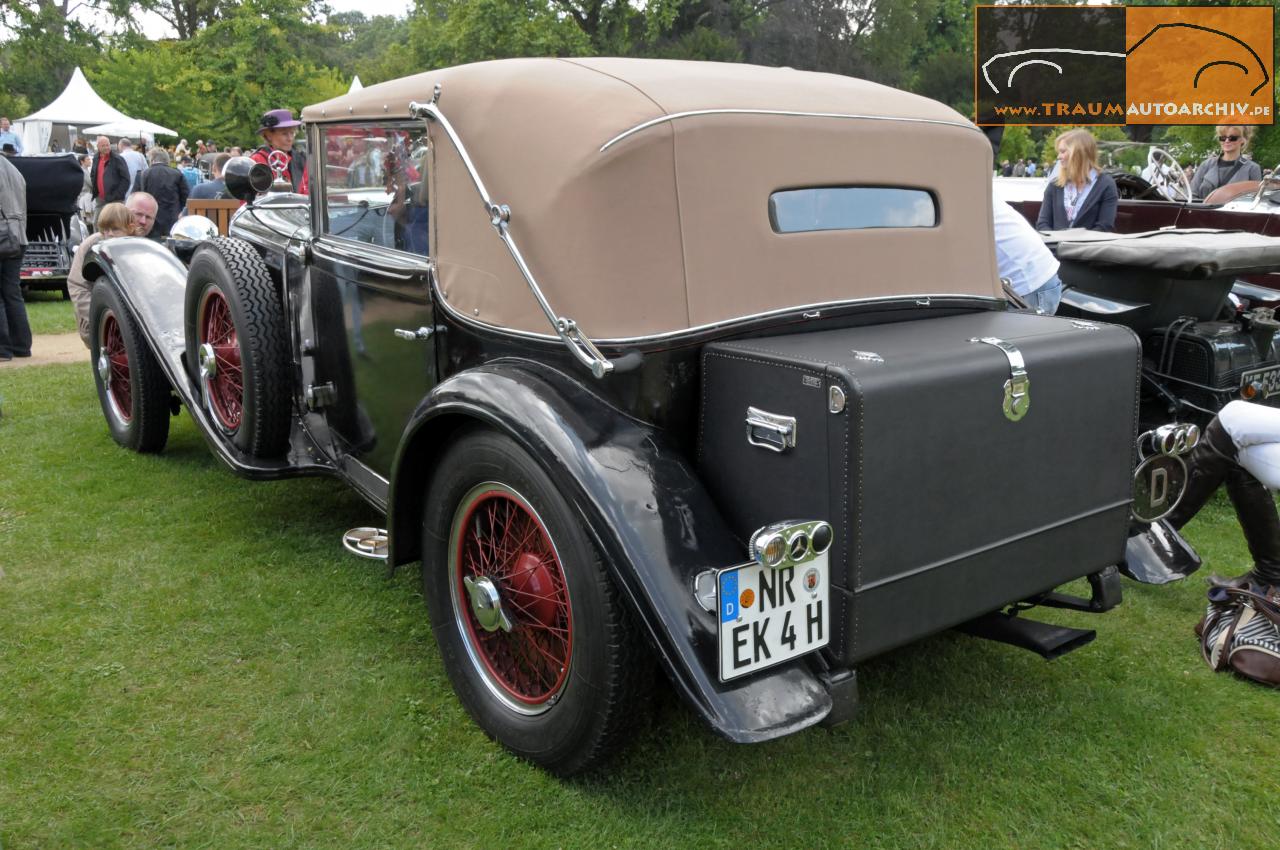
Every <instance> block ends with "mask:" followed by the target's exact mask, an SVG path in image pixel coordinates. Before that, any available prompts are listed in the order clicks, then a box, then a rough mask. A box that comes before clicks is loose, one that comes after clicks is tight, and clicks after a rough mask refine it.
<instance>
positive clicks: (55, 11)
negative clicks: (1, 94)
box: [0, 0, 101, 112]
mask: <svg viewBox="0 0 1280 850" xmlns="http://www.w3.org/2000/svg"><path fill="white" fill-rule="evenodd" d="M78 5H79V3H78V2H76V0H0V20H2V21H3V22H4V23H5V24H6V25H7V26H8V27H9V28H10V29H11V30H12V31H13V32H15V33H16V34H17V37H16V38H14V39H12V40H10V41H7V42H4V43H3V44H2V45H0V79H3V80H4V89H5V91H6V93H7V94H8V96H9V98H10V102H11V103H15V104H16V103H17V101H18V98H19V97H20V98H22V99H23V100H25V101H26V103H27V106H28V107H29V108H34V109H39V108H41V107H43V106H44V105H45V104H47V103H49V102H50V101H52V100H53V99H54V98H55V97H57V96H58V95H59V94H60V93H61V92H62V89H63V88H65V87H66V85H67V81H68V80H70V79H71V74H72V72H73V71H75V69H76V67H77V66H80V65H85V64H87V63H88V62H89V61H90V60H91V59H92V58H93V57H94V56H95V55H96V54H97V52H98V50H99V49H100V48H101V39H100V36H99V34H98V33H97V32H95V31H94V30H92V29H90V28H88V27H86V26H85V25H84V24H82V23H80V22H79V21H77V20H75V19H73V18H71V17H69V13H70V12H72V11H75V9H76V7H77V6H78ZM14 111H15V112H18V111H19V110H16V109H15V110H14Z"/></svg>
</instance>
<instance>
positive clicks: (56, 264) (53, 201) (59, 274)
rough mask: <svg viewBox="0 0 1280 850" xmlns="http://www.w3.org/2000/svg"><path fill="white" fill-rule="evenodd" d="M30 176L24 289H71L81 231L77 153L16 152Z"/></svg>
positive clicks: (17, 160)
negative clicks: (24, 153)
mask: <svg viewBox="0 0 1280 850" xmlns="http://www.w3.org/2000/svg"><path fill="white" fill-rule="evenodd" d="M9 161H10V162H12V163H13V164H14V165H15V166H16V167H17V169H18V171H20V172H21V173H22V176H23V179H25V180H26V181H27V239H28V240H30V244H28V245H27V250H26V252H25V253H24V254H23V256H22V271H21V281H22V287H23V289H35V290H55V291H61V292H62V293H63V295H64V296H65V295H66V292H67V274H68V272H70V271H71V258H72V255H73V254H74V253H75V248H76V245H78V244H79V240H80V238H81V237H82V236H83V232H82V230H81V223H80V221H79V216H78V215H77V213H78V207H77V205H76V201H77V200H78V199H79V197H80V191H81V189H82V188H83V186H84V171H82V170H81V168H80V164H79V163H78V162H77V161H76V157H75V155H74V154H69V153H68V154H54V155H41V156H15V157H11V158H10V160H9Z"/></svg>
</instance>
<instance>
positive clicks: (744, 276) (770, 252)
mask: <svg viewBox="0 0 1280 850" xmlns="http://www.w3.org/2000/svg"><path fill="white" fill-rule="evenodd" d="M437 84H438V85H440V86H441V96H440V100H439V104H438V105H439V107H440V108H441V110H442V111H443V113H444V115H445V117H446V118H447V119H448V120H449V121H450V123H451V124H452V125H453V127H454V128H455V130H456V131H457V133H458V135H459V137H460V138H461V140H462V143H463V145H464V146H465V147H466V149H467V152H468V153H469V154H470V156H471V158H472V160H473V162H474V164H475V166H476V169H477V171H478V172H479V174H480V177H481V178H482V179H483V181H484V182H485V184H486V186H487V188H488V190H489V192H490V194H491V195H492V197H493V200H494V201H495V202H497V203H499V204H506V205H509V206H510V207H511V211H512V214H511V221H510V232H511V235H512V237H513V238H514V239H515V240H516V242H517V243H518V245H519V247H520V249H521V251H522V252H523V254H524V257H525V259H526V260H527V261H528V265H529V267H530V269H531V270H532V272H533V274H534V276H535V277H536V278H537V281H538V283H539V284H540V286H541V287H542V290H543V292H544V293H545V294H546V296H547V299H548V300H549V301H550V303H551V305H552V307H553V308H554V309H555V310H556V311H557V312H558V313H559V314H561V315H566V316H570V317H572V318H573V319H575V320H576V321H577V322H578V324H579V326H580V327H581V328H582V330H583V331H584V332H585V333H586V334H587V335H589V336H591V337H593V338H595V339H597V340H602V339H623V338H631V337H641V336H649V335H655V334H661V333H668V332H675V331H680V330H684V329H687V328H693V327H699V326H705V325H709V324H715V323H720V322H725V321H730V320H733V319H736V318H740V317H745V316H750V315H755V314H759V313H766V312H770V311H774V310H779V309H784V308H788V307H796V306H802V305H803V306H808V305H819V304H826V303H832V302H841V301H847V300H851V299H858V298H875V297H882V296H894V295H906V294H911V295H916V294H952V293H954V294H965V295H979V296H989V297H1000V288H999V281H998V279H997V275H996V270H995V250H994V247H993V237H992V212H991V176H990V175H991V147H990V145H989V144H988V142H987V139H986V137H985V136H983V135H982V133H980V132H978V131H977V129H976V128H975V127H974V126H973V125H972V124H971V123H970V122H969V121H967V120H966V119H965V118H963V117H962V116H961V115H959V114H958V113H956V112H955V111H953V110H951V109H950V108H948V107H946V106H943V105H942V104H940V103H937V102H934V101H932V100H928V99H926V98H923V97H919V96H916V95H912V94H907V93H905V92H901V91H897V90H895V89H891V88H887V87H885V86H881V85H877V84H874V83H869V82H865V81H862V80H855V79H851V78H848V77H841V76H836V75H832V74H817V73H809V72H803V71H793V70H790V69H786V68H763V67H758V66H753V65H734V64H723V63H711V62H677V61H662V60H643V59H604V58H600V59H508V60H502V61H497V62H482V63H477V64H474V65H463V66H459V67H455V68H446V69H444V70H440V71H431V72H428V73H424V74H418V75H416V76H412V77H405V78H403V79H399V80H393V81H390V82H387V83H382V84H380V85H375V86H370V87H368V88H365V89H363V90H362V91H359V92H355V93H352V94H349V95H346V96H343V97H339V98H335V99H333V100H329V101H325V102H324V103H320V104H317V105H315V106H311V107H308V108H307V109H306V110H304V111H303V119H304V120H306V121H307V122H309V123H321V124H323V123H325V122H342V123H350V122H352V121H357V120H386V119H387V118H403V117H405V116H407V115H408V114H409V104H410V102H412V101H418V102H426V101H429V100H430V99H431V97H432V91H433V88H434V87H435V86H436V85H437ZM430 132H431V138H432V147H433V149H434V160H433V165H434V173H433V175H432V179H433V186H432V188H433V193H434V194H433V195H432V211H431V217H430V218H431V225H432V253H433V255H434V256H435V258H436V263H437V268H438V272H439V280H440V286H441V288H442V290H443V292H444V296H445V298H446V299H447V300H448V302H449V304H450V305H452V306H453V307H454V308H455V309H456V310H458V311H460V312H462V313H464V314H465V315H467V316H470V317H472V318H473V319H478V320H479V321H482V322H485V323H487V324H492V325H496V326H500V327H506V328H511V329H516V330H523V331H531V332H535V333H549V332H550V330H549V326H548V324H547V320H546V318H545V316H544V315H543V314H542V312H541V311H540V310H539V308H538V306H537V303H536V301H535V300H534V298H533V296H532V295H531V294H530V292H529V289H528V287H527V285H526V284H525V282H524V279H523V278H522V277H521V275H520V273H519V270H518V269H517V268H516V265H515V264H514V263H513V262H512V259H511V257H510V255H509V254H508V253H507V251H506V249H505V247H504V246H503V245H502V243H501V241H500V240H499V239H498V238H497V236H496V235H495V233H494V231H493V228H492V227H491V226H490V223H489V217H488V216H487V214H486V213H485V210H484V207H483V205H482V203H481V201H480V199H479V196H478V195H477V193H476V190H475V188H474V186H473V185H472V183H471V180H470V178H469V177H468V175H467V172H466V169H465V167H464V165H463V162H462V160H461V157H460V156H459V154H458V151H457V150H456V149H455V148H454V146H453V145H452V144H451V143H450V141H449V139H448V138H447V136H446V135H445V133H444V132H443V131H442V130H441V129H440V128H439V127H438V126H433V127H432V128H431V131H430ZM316 171H318V169H316ZM824 186H895V187H909V188H919V189H924V190H927V191H928V192H929V193H931V194H932V195H933V197H934V198H935V200H936V204H937V209H938V223H937V225H936V226H933V227H927V228H919V227H916V228H897V227H891V228H877V229H865V230H839V231H834V230H828V231H814V232H803V233H776V232H774V230H773V227H772V226H771V224H770V218H769V198H770V195H771V194H772V193H774V192H776V191H779V190H785V189H795V188H803V187H824Z"/></svg>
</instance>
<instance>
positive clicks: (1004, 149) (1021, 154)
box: [996, 124, 1036, 163]
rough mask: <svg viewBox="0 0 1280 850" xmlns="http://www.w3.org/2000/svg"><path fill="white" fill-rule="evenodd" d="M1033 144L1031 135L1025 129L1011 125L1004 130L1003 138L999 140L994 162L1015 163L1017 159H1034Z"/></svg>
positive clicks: (1034, 149) (1034, 147)
mask: <svg viewBox="0 0 1280 850" xmlns="http://www.w3.org/2000/svg"><path fill="white" fill-rule="evenodd" d="M1035 155H1036V146H1035V143H1034V142H1032V141H1031V133H1030V131H1028V130H1027V128H1026V127H1023V126H1021V125H1016V124H1015V125H1013V126H1010V127H1007V128H1005V131H1004V137H1003V138H1002V139H1001V140H1000V152H999V153H998V154H996V162H997V163H1000V162H1004V161H1005V160H1006V159H1007V160H1009V161H1010V162H1016V161H1017V160H1019V159H1028V158H1032V159H1034V158H1035Z"/></svg>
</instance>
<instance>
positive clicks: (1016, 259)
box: [992, 199, 1062, 315]
mask: <svg viewBox="0 0 1280 850" xmlns="http://www.w3.org/2000/svg"><path fill="white" fill-rule="evenodd" d="M993 201H994V202H993V204H992V210H993V212H994V213H995V238H996V268H997V269H998V270H999V273H1000V277H1002V278H1005V279H1006V280H1008V281H1009V286H1010V288H1011V289H1012V290H1013V291H1014V292H1015V293H1016V294H1017V295H1018V297H1020V298H1021V299H1022V300H1023V301H1026V302H1027V304H1028V305H1029V306H1030V307H1031V308H1032V309H1033V310H1035V311H1036V312H1039V313H1044V314H1045V315H1053V313H1055V312H1056V311H1057V309H1058V302H1059V301H1061V300H1062V281H1061V280H1060V279H1059V278H1058V259H1057V258H1056V257H1054V256H1053V252H1051V251H1050V250H1049V249H1048V248H1046V247H1045V244H1044V240H1043V239H1041V238H1040V234H1039V233H1037V232H1036V229H1035V228H1034V227H1032V226H1031V222H1029V221H1027V220H1026V219H1025V218H1023V217H1022V215H1021V214H1019V213H1018V211H1017V210H1015V209H1014V208H1013V207H1011V206H1009V205H1008V204H1006V203H1005V202H1004V201H1001V200H998V199H993Z"/></svg>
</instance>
